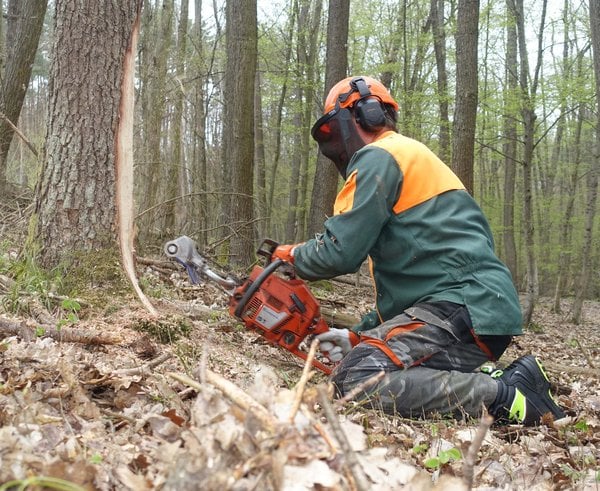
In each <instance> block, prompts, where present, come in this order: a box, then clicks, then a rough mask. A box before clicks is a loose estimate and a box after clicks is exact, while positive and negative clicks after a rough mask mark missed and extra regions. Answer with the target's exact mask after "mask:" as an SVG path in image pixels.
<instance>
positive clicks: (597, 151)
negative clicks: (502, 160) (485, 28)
mask: <svg viewBox="0 0 600 491" xmlns="http://www.w3.org/2000/svg"><path fill="white" fill-rule="evenodd" d="M590 27H591V33H592V36H591V39H592V52H593V59H594V78H595V89H596V144H595V146H594V151H593V156H592V162H591V166H590V167H591V168H590V172H589V174H588V176H587V180H586V184H587V193H586V195H587V196H586V207H585V229H584V233H583V251H582V264H581V272H580V274H579V278H580V281H579V287H578V288H577V291H576V294H575V303H574V305H573V322H574V323H575V324H579V323H580V322H581V317H582V307H583V300H584V299H585V296H586V295H587V293H588V292H587V290H588V285H589V282H590V277H591V274H592V258H591V256H592V244H593V239H594V219H595V217H596V202H597V200H598V174H599V173H600V0H590Z"/></svg>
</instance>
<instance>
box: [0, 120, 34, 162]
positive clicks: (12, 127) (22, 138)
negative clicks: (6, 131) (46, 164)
mask: <svg viewBox="0 0 600 491" xmlns="http://www.w3.org/2000/svg"><path fill="white" fill-rule="evenodd" d="M0 118H2V119H3V120H4V121H6V123H7V124H8V126H10V127H11V129H12V130H13V131H14V132H15V133H16V134H17V136H18V137H19V138H20V139H21V140H23V143H25V145H27V148H29V150H31V152H32V153H33V155H35V156H36V157H39V155H38V151H37V150H36V148H35V147H34V146H33V144H32V143H31V142H30V141H29V140H28V139H27V137H26V136H25V135H24V134H23V133H22V132H21V130H19V128H17V127H16V125H15V124H14V123H13V122H12V121H11V120H10V119H8V117H7V116H6V114H4V113H3V112H0Z"/></svg>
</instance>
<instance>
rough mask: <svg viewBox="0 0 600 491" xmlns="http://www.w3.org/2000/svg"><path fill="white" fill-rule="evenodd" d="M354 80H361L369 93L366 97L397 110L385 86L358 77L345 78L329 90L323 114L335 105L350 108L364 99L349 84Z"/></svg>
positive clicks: (376, 81) (363, 77)
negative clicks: (376, 99)
mask: <svg viewBox="0 0 600 491" xmlns="http://www.w3.org/2000/svg"><path fill="white" fill-rule="evenodd" d="M356 79H363V80H364V81H365V83H366V85H367V87H368V89H369V91H370V94H369V95H368V96H367V97H371V96H373V97H377V98H378V99H379V100H380V101H381V102H382V103H383V104H389V105H390V106H392V107H393V108H394V110H396V111H397V110H398V103H397V102H396V101H395V100H394V99H393V97H392V96H391V95H390V92H389V91H388V90H387V89H386V87H385V85H383V84H382V83H381V82H380V81H379V80H376V79H374V78H372V77H367V76H360V77H348V78H345V79H344V80H342V81H340V82H338V83H337V84H335V85H334V86H333V87H332V88H331V90H330V91H329V94H327V99H325V107H324V108H323V114H327V113H328V112H329V111H331V110H332V109H334V108H335V106H336V104H339V107H352V106H353V105H354V104H355V103H356V101H358V100H360V99H362V98H364V97H365V95H364V94H361V93H360V92H359V91H358V90H356V88H355V86H353V84H352V83H351V82H353V81H354V80H356Z"/></svg>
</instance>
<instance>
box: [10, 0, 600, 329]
mask: <svg viewBox="0 0 600 491" xmlns="http://www.w3.org/2000/svg"><path fill="white" fill-rule="evenodd" d="M85 3H86V2H84V4H85ZM87 3H89V2H87ZM91 3H94V4H95V2H91ZM100 3H103V2H100ZM142 3H143V5H142ZM597 3H598V2H597V0H591V1H590V2H589V3H588V2H587V1H580V0H571V1H568V0H564V1H561V0H507V1H506V2H495V1H492V0H480V1H466V0H464V1H462V0H431V1H430V2H428V1H414V0H399V1H392V0H363V1H360V2H349V1H348V0H346V1H340V0H330V2H324V1H323V0H285V1H284V0H279V1H259V2H258V4H257V3H256V0H254V1H249V0H243V1H240V2H229V4H227V3H226V2H224V1H217V0H213V1H211V2H208V1H206V0H205V1H204V2H203V1H202V0H190V1H188V0H144V1H143V2H135V1H132V0H127V1H126V2H123V5H126V4H129V5H130V7H129V10H128V12H127V15H123V18H124V22H125V24H124V25H125V27H126V29H125V30H124V31H123V33H124V34H121V31H119V30H118V29H116V28H114V27H113V25H112V24H113V21H114V19H118V18H120V17H119V16H120V14H119V12H116V13H111V12H109V9H108V7H106V6H105V7H102V6H97V7H90V6H88V7H85V6H84V7H81V6H78V2H75V1H73V0H55V1H52V0H51V1H48V2H47V1H46V0H23V1H20V0H0V9H1V11H2V14H3V15H2V18H1V20H0V27H1V29H0V74H1V76H2V79H1V83H2V86H1V87H2V94H1V95H0V111H1V112H2V118H0V124H1V127H0V150H1V152H0V187H1V188H2V189H3V191H2V193H3V197H2V202H3V205H2V206H3V207H9V206H12V205H11V203H13V204H14V203H20V202H21V201H19V200H25V202H27V200H31V201H33V202H34V203H35V204H34V205H32V206H33V207H34V208H35V214H34V217H33V218H31V222H30V237H29V239H31V234H33V235H34V236H35V235H36V232H35V230H36V227H37V228H38V232H37V237H38V239H39V240H41V242H42V244H41V246H40V249H42V250H44V251H47V250H50V249H51V248H52V247H51V242H52V240H53V239H52V237H53V235H52V234H50V233H47V234H46V232H45V230H46V229H49V228H51V227H52V226H53V225H51V224H50V221H51V220H49V222H48V223H44V220H46V219H47V218H44V217H48V216H49V215H52V216H59V215H60V214H61V207H62V206H63V205H64V208H69V213H70V215H68V219H66V220H64V221H62V222H60V224H59V225H58V227H59V228H58V229H59V230H60V232H59V233H58V235H59V236H60V237H61V239H60V241H58V242H56V246H55V247H56V248H58V249H60V250H61V251H62V253H63V255H62V256H61V254H55V255H54V256H52V257H51V259H50V260H47V261H45V262H44V261H42V262H43V263H45V264H46V265H47V266H49V267H54V266H56V265H57V264H59V263H60V261H64V253H66V252H69V253H70V254H72V253H73V252H76V250H77V246H76V244H81V245H82V247H83V246H86V247H87V245H88V244H90V247H98V244H95V243H94V241H95V240H96V239H97V237H102V235H103V234H102V233H98V231H97V230H96V231H94V232H89V230H88V232H86V233H87V236H86V237H85V240H82V239H81V235H79V237H77V235H78V234H81V232H82V230H83V227H81V228H80V229H79V230H78V227H79V226H78V225H77V223H87V224H88V225H89V223H96V218H90V217H89V216H88V217H87V218H86V219H85V221H84V220H81V222H77V221H73V220H72V215H73V214H74V213H79V212H80V210H81V208H80V207H78V206H77V205H72V206H70V207H69V206H67V205H66V204H65V203H66V202H67V201H69V199H70V198H67V197H65V196H71V195H72V196H75V195H83V196H84V197H85V196H88V195H90V196H92V195H93V196H95V197H98V196H103V195H105V194H106V195H107V196H108V197H109V198H107V199H112V194H111V189H112V188H113V187H114V186H115V180H116V179H118V176H117V177H116V178H115V175H114V172H112V171H111V172H106V173H104V174H102V175H97V174H93V175H88V174H87V171H84V170H83V167H82V166H84V167H85V168H87V170H89V168H94V169H98V168H102V166H105V165H107V164H108V165H109V166H113V167H114V153H115V150H114V147H113V146H111V142H112V140H111V138H113V137H114V129H115V126H116V123H115V121H116V120H117V118H113V119H110V118H108V120H107V118H104V117H103V116H102V114H101V113H102V111H103V110H104V108H105V107H107V106H110V104H108V103H107V101H108V102H110V101H111V100H112V99H111V96H109V95H107V94H111V93H110V92H105V91H104V88H105V87H107V86H108V87H110V88H111V89H113V90H114V89H117V90H119V87H118V85H119V84H118V82H119V80H120V79H119V77H120V73H121V72H120V71H119V70H118V69H117V71H116V73H117V75H119V77H116V78H112V77H111V76H109V75H108V74H110V73H113V72H115V68H114V67H111V60H113V61H115V62H119V67H120V66H121V65H120V59H121V58H120V56H121V53H122V51H123V50H124V49H125V48H126V46H127V43H124V44H123V43H121V45H119V46H120V47H119V48H114V51H113V48H111V47H109V48H106V46H107V45H106V44H103V42H104V41H99V40H97V39H96V38H94V37H93V36H92V35H91V34H90V35H89V36H88V35H87V34H88V33H89V32H92V31H93V32H94V33H96V31H97V30H100V29H102V26H107V27H106V28H105V29H104V31H102V32H104V33H108V36H105V37H104V38H105V39H108V40H109V41H110V39H111V38H114V39H120V38H123V39H125V41H127V40H128V38H129V34H130V32H131V25H132V23H133V20H134V19H135V15H136V12H137V10H136V9H138V8H139V7H140V6H141V11H139V13H140V17H139V20H140V30H139V41H138V44H137V48H136V57H135V84H134V88H135V110H134V113H133V118H134V120H133V121H134V122H133V124H134V125H133V128H134V131H133V150H134V167H133V176H134V189H133V193H134V199H135V211H134V219H135V229H136V243H135V245H136V250H137V253H138V254H140V255H154V254H160V251H161V248H162V244H163V243H164V242H165V241H166V240H169V239H172V238H174V237H176V236H179V235H182V234H186V235H189V236H191V237H193V238H194V239H195V240H196V241H197V242H198V244H199V247H200V249H202V250H205V251H212V252H214V253H215V254H218V255H220V257H221V258H222V259H223V260H224V261H225V262H227V261H228V259H231V262H233V263H237V264H244V262H245V261H248V258H249V255H248V254H247V253H240V251H241V250H242V251H248V250H251V251H252V250H254V248H255V247H256V246H257V244H258V243H259V242H260V240H261V239H262V238H263V237H271V238H274V239H276V240H278V241H280V242H294V241H302V240H305V239H306V238H308V237H310V236H312V234H314V233H315V232H318V231H319V230H320V227H321V225H322V223H323V221H324V219H325V217H326V215H327V213H329V212H330V210H331V205H332V203H333V201H332V199H333V196H332V194H331V192H330V191H328V188H327V186H329V187H331V186H333V188H334V190H335V188H337V186H339V185H340V184H341V181H340V180H338V178H337V176H336V174H335V169H334V167H333V165H332V164H330V163H329V162H327V161H326V160H325V161H324V160H323V157H322V156H321V157H319V155H318V149H317V146H316V144H315V143H314V141H312V139H311V138H310V128H311V126H312V124H313V123H314V121H315V120H316V119H317V118H318V117H319V116H320V114H321V111H322V101H323V97H324V94H326V93H327V87H329V86H331V85H332V84H333V83H335V82H336V81H337V80H339V79H341V78H343V77H344V76H345V75H346V74H348V75H359V74H365V75H371V76H374V77H376V78H379V79H380V80H382V82H384V84H385V85H386V86H387V87H389V89H390V91H391V93H392V95H393V96H394V97H395V98H396V100H397V101H398V103H399V105H400V110H399V125H398V126H399V130H400V132H401V133H403V134H405V135H408V136H410V137H413V138H416V139H418V140H420V141H422V142H424V143H426V144H427V145H429V146H430V147H431V148H432V149H433V150H434V151H435V152H437V153H438V154H439V155H440V156H441V157H442V159H444V160H445V161H446V162H447V163H448V164H449V165H451V166H452V167H453V168H454V169H456V170H457V172H458V173H459V174H460V175H461V177H463V178H465V176H466V180H467V184H468V186H469V188H470V189H471V191H472V193H473V194H474V196H475V198H476V200H477V201H478V202H479V203H480V205H481V206H482V208H483V210H484V211H485V213H486V215H487V217H488V219H489V220H490V223H491V226H492V229H493V231H494V234H495V239H496V248H497V251H498V254H499V255H500V256H501V257H502V258H503V260H504V261H506V262H507V264H508V265H509V267H510V269H511V271H512V273H513V276H514V280H515V283H516V284H517V286H518V288H519V289H520V290H521V291H523V292H526V293H527V294H528V295H529V296H530V300H532V303H531V304H532V305H533V304H534V303H535V299H536V297H537V296H538V295H544V296H551V297H553V298H554V299H555V309H560V302H559V300H560V299H561V298H563V297H565V296H575V297H576V298H577V299H578V301H579V308H577V302H576V303H575V306H576V307H575V309H574V312H573V313H572V314H573V318H574V319H575V320H577V318H578V316H580V315H581V308H580V305H581V302H583V301H584V300H585V299H589V298H594V299H597V298H598V297H600V274H599V272H600V247H599V242H600V239H599V232H598V228H599V224H598V221H599V217H598V206H599V205H598V202H597V199H596V196H597V188H598V173H599V167H600V156H599V153H600V152H599V148H600V143H599V136H598V135H599V128H598V126H599V123H598V122H599V120H600V117H599V115H598V103H599V102H598V88H597V86H598V82H597V80H596V78H597V75H596V76H595V75H594V70H595V68H594V49H593V43H592V39H593V38H592V32H591V30H592V29H591V26H592V25H593V22H594V19H593V17H594V16H593V15H591V14H593V11H592V10H591V6H592V5H596V6H597ZM25 8H31V9H33V10H32V11H31V12H33V13H35V12H38V14H39V13H42V15H43V23H40V24H39V33H40V35H39V43H38V42H35V46H34V48H33V54H34V56H33V60H34V61H33V64H32V65H31V66H32V71H31V76H30V77H29V79H28V80H27V85H26V86H27V90H26V95H25V96H24V102H23V105H22V109H21V110H20V111H18V112H17V118H14V117H13V116H11V114H13V115H14V112H13V113H10V109H11V106H12V105H14V102H15V101H16V100H17V96H16V95H15V93H12V92H10V90H11V89H10V85H11V81H12V82H14V80H15V78H14V77H15V75H14V72H11V71H9V70H10V69H13V70H14V67H12V65H13V64H14V63H15V60H26V59H27V55H26V53H25V51H24V50H26V49H29V50H30V51H31V46H29V47H28V46H27V42H25V41H23V40H22V39H19V37H20V36H21V35H22V34H23V33H29V34H30V37H33V38H35V28H34V27H31V26H28V27H27V28H26V29H25V30H23V27H22V26H21V27H19V24H18V22H22V20H21V21H19V16H20V15H21V14H20V13H19V12H20V10H19V9H25ZM120 8H121V7H120ZM122 8H123V9H125V7H122ZM36 9H37V10H36ZM78 9H82V12H79V11H78ZM465 12H474V13H475V14H477V13H478V16H477V15H475V22H476V24H475V30H474V31H473V29H472V27H473V24H472V23H471V24H470V26H471V28H469V24H468V22H469V21H468V19H465ZM461 13H462V14H461ZM28 15H29V17H28V19H29V20H30V21H31V18H32V16H31V15H30V14H28ZM471 22H472V21H471ZM77 33H83V34H82V35H77ZM123 36H124V37H123ZM98 39H100V38H98ZM473 39H475V41H476V44H475V45H474V46H475V50H474V53H475V56H476V59H475V60H473V57H471V61H475V62H476V64H475V65H474V66H475V70H474V72H473V73H474V77H471V76H470V75H469V72H468V64H467V65H464V64H461V63H463V62H461V56H464V49H465V48H468V47H469V44H468V43H469V42H472V41H473ZM336 49H337V50H338V51H335V50H336ZM597 49H598V48H596V50H597ZM77 50H79V54H78V53H77ZM115 53H117V54H118V56H117V55H115ZM336 53H338V54H336ZM598 56H600V55H598V54H596V57H598ZM61 59H62V60H63V63H62V64H59V63H58V62H57V61H56V60H61ZM462 59H463V60H464V58H462ZM65 60H66V61H65ZM597 64H600V62H597ZM457 66H458V67H460V68H458V69H457ZM11 67H12V68H11ZM69 70H71V75H70V78H69V77H66V76H65V74H66V73H67V72H69ZM336 70H337V71H336ZM596 70H597V69H596ZM336 73H338V74H339V75H340V76H338V78H337V79H331V80H327V78H328V77H330V78H333V77H335V74H336ZM596 73H598V72H596ZM464 76H467V77H468V79H467V80H470V85H469V84H468V85H467V86H465V85H463V84H464ZM461 77H462V78H461ZM469 77H470V78H469ZM115 80H116V81H117V84H115ZM65 81H66V82H65ZM115 85H116V86H115ZM24 87H25V86H23V87H21V88H24ZM465 87H466V88H465ZM473 87H474V91H473ZM469 91H472V92H469ZM240 94H241V96H240ZM465 96H467V102H469V101H470V102H471V104H472V103H473V102H475V103H476V105H475V106H474V107H476V113H474V114H475V117H476V119H474V120H473V123H469V121H468V120H467V121H466V122H465V119H464V118H463V116H464V114H465V109H464V106H463V103H464V102H465ZM70 101H74V102H77V103H76V104H73V105H69V102H70ZM91 101H95V102H94V104H92V103H91ZM118 102H119V101H118V98H117V104H116V106H110V107H111V108H113V109H111V112H109V114H114V113H115V110H116V109H114V108H115V107H116V108H117V109H118ZM111 104H112V102H111ZM61 105H62V108H63V109H60V108H61ZM58 115H61V116H60V118H59V117H58ZM61 118H62V119H61ZM9 120H10V121H11V122H12V123H13V124H14V126H16V127H17V128H18V133H19V134H16V133H14V131H13V130H14V128H12V130H7V129H6V128H7V125H8V123H7V121H9ZM59 120H60V121H59ZM465 124H466V125H467V126H470V128H469V127H467V128H466V129H467V130H469V129H470V130H472V131H473V135H474V140H473V148H472V162H471V164H470V166H469V165H468V164H469V161H468V160H469V157H468V156H467V157H465V156H464V155H463V154H462V151H463V150H464V149H465V146H464V145H463V144H462V143H461V140H459V139H458V138H459V134H461V132H463V131H464V130H465V128H464V127H463V126H464V125H465ZM101 126H102V127H106V128H107V129H108V130H110V131H112V133H110V131H109V133H108V135H109V137H108V138H102V137H99V136H98V133H95V132H94V131H91V132H87V133H82V132H81V128H83V127H89V128H96V129H98V128H100V127H101ZM7 134H9V137H8V143H9V144H8V145H7V144H6V140H7V137H6V135H7ZM78 135H79V137H80V139H77V136H78ZM106 142H108V143H106ZM105 144H106V145H105ZM103 145H105V146H106V148H101V147H102V146H103ZM74 146H77V148H79V150H78V151H76V152H75V153H74V154H72V155H69V151H67V150H65V149H68V148H73V147H74ZM61 152H65V153H64V155H63V154H62V153H61ZM107 155H108V157H107ZM53 159H55V160H53ZM69 159H73V161H74V162H76V163H75V164H74V165H73V167H69V168H68V169H69V170H67V168H65V167H62V166H63V165H64V164H65V162H67V161H68V160H69ZM465 162H466V163H467V171H466V173H465V172H464V170H461V169H460V168H459V167H460V165H461V164H464V163H465ZM86 166H87V167H86ZM43 169H45V171H44V170H43ZM59 169H62V171H60V170H59ZM77 169H79V170H77ZM323 169H325V170H326V171H327V172H328V174H325V175H324V174H323V173H322V171H323ZM332 171H333V175H332V174H331V172H332ZM41 176H45V177H41ZM469 176H470V178H471V179H472V181H471V182H468V181H469ZM92 181H94V182H95V186H94V187H90V186H89V185H90V183H91V182H92ZM57 183H65V187H69V186H70V188H71V189H72V190H74V191H71V195H70V194H69V192H68V191H67V192H66V194H65V195H64V196H62V197H61V196H58V197H56V198H55V199H54V200H48V199H47V197H48V196H50V195H51V194H52V193H53V192H55V191H56V192H60V188H61V187H62V185H61V184H57ZM67 183H70V184H67ZM96 199H99V198H96ZM82 201H84V200H82ZM50 203H51V204H50ZM48 206H50V212H48V211H46V212H44V207H46V208H47V207H48ZM91 208H94V209H95V210H98V209H99V208H100V206H99V205H98V204H97V203H96V204H95V205H94V206H93V207H91ZM7 209H8V208H7ZM11 209H14V207H13V208H11ZM73 210H79V211H77V212H74V211H73ZM108 210H109V212H111V211H114V209H113V208H111V207H109V208H108ZM5 212H6V211H5ZM6 213H7V212H6ZM108 215H109V216H110V217H112V216H113V215H112V213H108ZM70 220H71V221H70ZM111 220H112V221H111ZM98 221H101V220H100V219H99V218H98ZM109 224H110V225H109V227H108V232H107V233H106V234H105V235H107V236H108V237H109V241H113V242H115V240H114V220H113V219H112V218H110V220H109ZM40 227H41V229H40ZM44 227H46V228H44ZM44 234H46V235H44ZM2 235H5V237H2V239H3V241H2V244H1V245H0V247H1V248H2V249H3V250H6V249H7V248H9V247H14V246H15V244H9V243H7V240H8V238H9V234H8V231H7V230H6V229H4V230H2ZM68 235H75V236H76V239H77V240H73V241H71V242H65V240H66V239H65V237H66V236H68ZM236 237H242V238H243V239H244V240H245V242H244V244H243V246H242V248H241V249H240V248H239V247H238V248H237V249H236V246H235V245H234V244H231V243H230V241H231V240H232V239H234V238H236ZM29 239H28V240H29ZM17 245H19V246H20V245H21V244H17ZM73 249H74V250H73ZM246 264H247V263H246Z"/></svg>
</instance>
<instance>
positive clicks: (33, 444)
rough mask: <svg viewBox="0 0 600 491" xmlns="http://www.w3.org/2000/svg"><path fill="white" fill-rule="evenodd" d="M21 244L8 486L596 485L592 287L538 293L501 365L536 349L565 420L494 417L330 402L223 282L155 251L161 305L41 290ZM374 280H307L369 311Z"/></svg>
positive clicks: (1, 333) (147, 278)
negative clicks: (554, 296) (576, 293)
mask: <svg viewBox="0 0 600 491" xmlns="http://www.w3.org/2000/svg"><path fill="white" fill-rule="evenodd" d="M3 232H6V229H5V230H3ZM13 253H14V251H13V250H11V248H10V247H8V246H7V245H6V242H5V243H4V246H3V249H2V250H0V255H1V257H2V260H1V261H0V266H2V269H1V270H0V490H1V491H4V490H7V489H67V490H81V489H99V490H151V489H164V490H196V489H198V490H200V489H202V490H209V491H211V490H220V491H225V490H253V489H255V490H271V489H273V490H284V491H288V490H305V489H306V490H349V489H357V490H397V489H411V490H427V489H440V490H453V489H456V490H462V489H471V488H472V489H477V490H513V489H514V490H521V489H528V490H546V489H558V490H567V489H577V490H598V489H600V370H599V369H598V367H600V335H599V333H598V332H599V331H598V328H599V327H600V323H599V321H598V319H600V303H599V302H586V303H585V307H584V318H585V321H584V322H583V323H582V324H581V325H574V324H571V323H570V321H569V318H570V315H569V313H570V306H571V302H570V300H569V299H565V300H564V303H563V305H562V308H563V312H564V313H563V314H561V315H558V314H554V313H552V312H551V309H550V302H549V301H548V300H546V299H542V300H541V301H540V303H539V305H538V307H537V309H536V311H535V326H536V329H535V332H532V331H528V332H527V333H526V334H525V335H524V336H522V337H519V338H517V339H516V341H515V342H514V344H513V345H512V346H511V347H510V348H509V350H508V351H507V353H506V354H505V355H504V356H503V358H502V360H500V362H499V364H500V365H502V364H508V363H510V361H511V360H512V359H514V358H516V357H518V356H521V355H524V354H527V353H533V354H535V355H539V356H540V357H541V358H542V359H543V360H544V362H545V365H546V368H547V370H548V373H549V375H550V377H551V379H552V380H553V381H554V382H555V387H554V389H555V392H556V394H557V397H558V400H559V402H560V404H561V405H562V406H563V407H564V408H565V410H566V412H567V414H568V417H567V418H565V419H563V420H560V421H558V422H552V421H547V422H546V424H545V425H542V426H539V427H535V428H524V427H521V426H518V425H511V426H495V425H494V426H492V427H491V428H490V429H489V430H488V431H487V432H486V428H485V424H484V422H483V420H482V421H481V422H480V421H476V420H470V421H456V420H453V419H445V418H441V417H440V418H433V419H421V420H409V419H403V418H399V417H397V416H390V415H386V414H383V413H382V412H381V411H377V410H374V409H368V408H365V407H361V406H360V405H359V404H356V403H354V402H345V403H343V404H340V403H339V402H335V401H332V400H331V399H330V398H329V397H327V380H326V378H325V376H324V375H323V374H321V373H320V372H319V373H314V372H313V374H312V376H311V377H310V378H309V379H308V380H305V379H304V378H302V374H303V367H304V365H303V362H302V360H300V359H299V358H296V357H295V356H293V355H291V354H290V353H288V352H286V351H284V350H282V349H280V348H276V347H273V346H270V345H267V344H265V343H264V341H263V340H262V339H261V338H260V337H258V336H257V335H256V334H254V333H252V332H249V331H247V330H246V329H245V328H243V327H242V326H240V325H239V323H238V322H236V321H235V320H234V319H233V318H231V317H230V316H229V315H228V313H227V309H226V301H227V298H226V295H225V294H224V293H223V292H222V291H220V290H219V289H218V288H217V287H215V286H213V285H211V284H205V285H200V286H195V287H190V286H188V285H187V282H186V279H185V278H184V275H183V273H182V272H179V271H177V270H176V269H175V268H174V267H173V266H172V265H171V264H169V263H167V262H165V261H161V260H160V258H153V260H152V261H146V263H147V264H146V265H141V264H140V263H138V268H139V274H140V277H141V282H142V284H143V286H144V288H145V291H146V293H147V294H148V295H149V296H150V298H151V300H152V302H153V304H154V305H155V307H156V308H157V309H158V311H159V317H158V318H154V317H152V316H151V315H150V314H148V313H147V312H146V311H145V310H144V309H143V308H142V307H141V306H140V304H139V303H138V302H137V301H136V300H135V299H134V298H133V297H130V296H128V295H123V294H120V295H114V296H112V297H110V296H109V297H106V298H105V300H104V301H103V302H101V303H98V302H97V299H96V301H94V302H93V303H88V302H87V301H86V299H85V297H82V298H81V299H71V298H67V299H65V298H60V297H57V296H52V295H46V296H43V295H42V296H40V295H39V293H38V292H36V289H34V288H27V285H24V284H19V283H18V282H17V283H15V282H14V281H15V277H14V276H12V275H13V274H14V273H15V267H14V265H15V264H16V263H17V262H18V260H17V259H16V257H14V256H11V254H13ZM367 284H368V283H367V282H366V281H364V285H360V286H353V285H350V284H347V283H342V282H338V281H334V282H331V283H320V284H317V285H313V291H314V293H315V295H316V296H317V297H318V298H319V299H320V301H321V302H322V304H323V305H324V306H328V307H329V308H332V309H338V310H339V311H340V312H344V313H346V314H349V315H354V316H356V317H359V316H360V315H361V314H362V313H364V312H365V311H366V310H367V309H368V308H369V305H370V298H371V290H370V287H369V286H367ZM98 288H102V285H98ZM305 382H306V383H305ZM481 436H484V438H483V440H482V441H481V442H479V443H478V442H477V438H478V437H481ZM469 450H471V451H472V452H473V451H475V452H476V453H475V457H473V458H471V457H469ZM19 486H21V487H19Z"/></svg>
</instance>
